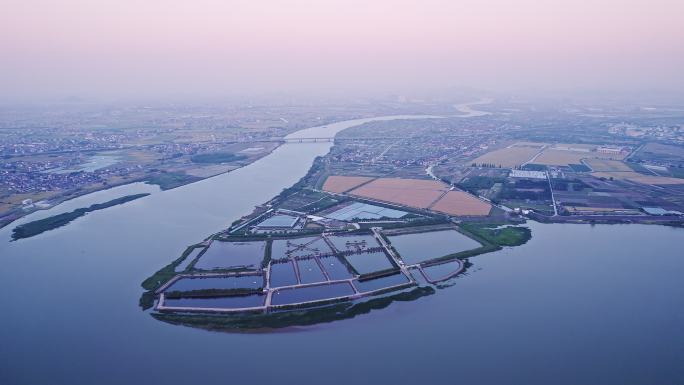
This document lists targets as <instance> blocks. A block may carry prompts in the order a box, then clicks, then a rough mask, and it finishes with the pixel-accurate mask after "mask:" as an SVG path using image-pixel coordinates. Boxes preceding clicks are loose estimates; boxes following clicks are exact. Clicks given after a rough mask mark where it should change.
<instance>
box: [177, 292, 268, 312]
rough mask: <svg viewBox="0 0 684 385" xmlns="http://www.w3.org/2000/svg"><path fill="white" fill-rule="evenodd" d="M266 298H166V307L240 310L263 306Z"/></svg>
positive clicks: (244, 296) (246, 296)
mask: <svg viewBox="0 0 684 385" xmlns="http://www.w3.org/2000/svg"><path fill="white" fill-rule="evenodd" d="M265 302H266V296H265V295H263V294H250V295H234V296H227V297H210V298H173V299H171V298H164V303H163V305H164V306H165V307H192V308H203V309H240V308H249V307H259V306H263V305H264V303H265Z"/></svg>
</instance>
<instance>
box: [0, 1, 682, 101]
mask: <svg viewBox="0 0 684 385" xmlns="http://www.w3.org/2000/svg"><path fill="white" fill-rule="evenodd" d="M2 8H3V12H2V14H0V52H2V61H1V64H0V84H2V87H1V88H0V98H1V99H3V100H5V101H12V100H31V99H34V98H53V97H56V98H59V97H65V96H70V95H79V96H85V97H113V98H120V97H151V98H154V97H164V96H174V97H203V96H221V95H228V94H240V93H247V92H248V93H255V92H302V91H304V92H314V91H315V92H319V91H328V90H336V91H342V92H354V93H357V92H358V93H361V92H365V93H369V92H373V93H378V92H380V93H382V92H393V91H396V90H402V89H416V88H430V87H449V86H471V87H478V88H488V89H493V90H519V89H526V90H535V89H537V90H560V89H570V90H575V89H588V88H590V89H616V90H630V91H639V90H651V89H660V90H677V89H681V87H682V86H684V76H682V70H681V68H684V44H682V38H683V37H684V23H682V21H681V16H682V15H683V14H684V3H682V2H681V1H676V0H670V1H668V0H649V1H641V0H627V1H625V0H622V1H618V0H599V1H592V2H588V1H557V0H556V1H543V2H542V1H531V0H524V1H515V2H511V1H505V0H495V1H476V0H467V1H440V0H421V1H396V0H392V1H389V0H385V1H373V2H370V1H356V0H353V1H350V0H345V1H341V0H340V1H338V0H334V1H314V0H298V1H266V0H264V1H212V0H198V1H178V0H165V1H144V2H138V1H113V0H103V1H86V0H60V1H27V0H5V1H3V6H2Z"/></svg>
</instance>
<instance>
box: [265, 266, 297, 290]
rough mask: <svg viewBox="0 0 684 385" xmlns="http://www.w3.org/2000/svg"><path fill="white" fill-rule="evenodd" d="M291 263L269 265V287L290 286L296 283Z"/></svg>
mask: <svg viewBox="0 0 684 385" xmlns="http://www.w3.org/2000/svg"><path fill="white" fill-rule="evenodd" d="M292 263H293V262H292V261H288V262H281V263H271V275H270V280H271V282H270V286H271V287H279V286H290V285H296V284H297V283H298V282H297V276H296V275H295V270H294V266H293V265H292Z"/></svg>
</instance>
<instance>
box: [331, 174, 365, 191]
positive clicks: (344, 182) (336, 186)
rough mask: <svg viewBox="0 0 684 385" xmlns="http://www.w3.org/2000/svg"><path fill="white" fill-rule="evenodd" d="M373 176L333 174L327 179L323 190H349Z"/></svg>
mask: <svg viewBox="0 0 684 385" xmlns="http://www.w3.org/2000/svg"><path fill="white" fill-rule="evenodd" d="M371 179H373V178H368V177H363V176H331V177H329V178H328V179H326V180H325V183H324V184H323V190H325V191H329V192H333V193H343V192H347V191H349V190H351V189H353V188H355V187H357V186H359V185H361V184H363V183H366V182H368V181H369V180H371Z"/></svg>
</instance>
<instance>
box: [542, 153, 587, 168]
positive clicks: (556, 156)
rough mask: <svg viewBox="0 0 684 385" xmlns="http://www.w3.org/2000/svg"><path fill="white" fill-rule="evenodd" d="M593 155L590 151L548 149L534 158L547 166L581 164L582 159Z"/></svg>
mask: <svg viewBox="0 0 684 385" xmlns="http://www.w3.org/2000/svg"><path fill="white" fill-rule="evenodd" d="M590 156H591V153H589V152H581V151H568V150H554V149H546V150H544V152H542V153H541V155H539V157H537V159H535V160H534V163H537V164H543V165H547V166H568V165H570V164H580V163H582V159H586V158H588V157H590Z"/></svg>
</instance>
